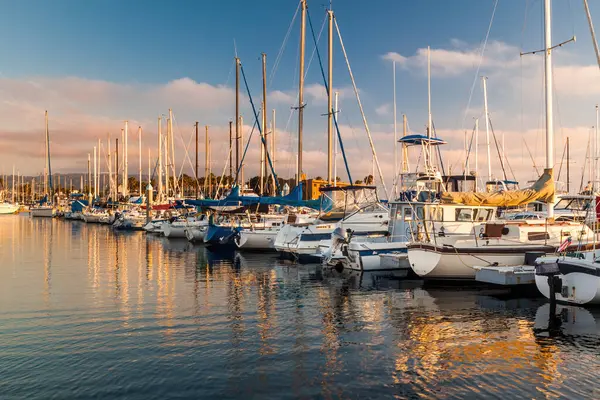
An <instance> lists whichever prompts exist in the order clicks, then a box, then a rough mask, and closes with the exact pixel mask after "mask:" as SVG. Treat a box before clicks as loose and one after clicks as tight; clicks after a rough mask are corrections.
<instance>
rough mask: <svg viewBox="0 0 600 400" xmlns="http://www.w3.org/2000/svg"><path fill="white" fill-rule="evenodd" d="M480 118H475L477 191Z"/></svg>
mask: <svg viewBox="0 0 600 400" xmlns="http://www.w3.org/2000/svg"><path fill="white" fill-rule="evenodd" d="M478 168H479V118H475V191H477V180H478V179H479V170H478Z"/></svg>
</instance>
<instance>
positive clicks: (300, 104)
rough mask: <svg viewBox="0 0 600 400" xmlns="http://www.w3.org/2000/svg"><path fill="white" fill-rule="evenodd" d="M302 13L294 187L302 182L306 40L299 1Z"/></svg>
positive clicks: (302, 0) (304, 24)
mask: <svg viewBox="0 0 600 400" xmlns="http://www.w3.org/2000/svg"><path fill="white" fill-rule="evenodd" d="M300 3H301V6H302V13H301V14H300V15H301V18H300V68H299V70H300V71H299V74H300V75H299V78H298V169H297V171H296V185H299V184H300V181H301V180H302V129H303V124H304V52H305V47H306V43H305V39H306V0H301V2H300Z"/></svg>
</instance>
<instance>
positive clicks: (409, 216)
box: [404, 207, 413, 221]
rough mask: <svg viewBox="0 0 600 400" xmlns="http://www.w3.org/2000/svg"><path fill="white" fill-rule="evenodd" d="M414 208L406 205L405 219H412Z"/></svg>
mask: <svg viewBox="0 0 600 400" xmlns="http://www.w3.org/2000/svg"><path fill="white" fill-rule="evenodd" d="M412 211H413V210H412V208H410V207H404V220H405V221H412V214H413V212H412Z"/></svg>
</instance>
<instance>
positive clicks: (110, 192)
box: [107, 133, 114, 199]
mask: <svg viewBox="0 0 600 400" xmlns="http://www.w3.org/2000/svg"><path fill="white" fill-rule="evenodd" d="M107 136H108V197H110V198H113V199H114V197H113V193H114V191H113V174H112V158H111V156H112V155H111V151H110V133H108V134H107Z"/></svg>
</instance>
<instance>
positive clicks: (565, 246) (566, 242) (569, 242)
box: [557, 236, 572, 253]
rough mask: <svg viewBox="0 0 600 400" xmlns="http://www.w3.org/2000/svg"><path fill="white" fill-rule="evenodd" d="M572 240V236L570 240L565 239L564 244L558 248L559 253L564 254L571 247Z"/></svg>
mask: <svg viewBox="0 0 600 400" xmlns="http://www.w3.org/2000/svg"><path fill="white" fill-rule="evenodd" d="M571 242H572V239H571V236H569V237H568V238H566V239H565V241H564V242H562V244H561V245H560V246H559V247H558V250H557V253H562V252H563V251H565V250H566V249H567V247H569V245H570V244H571Z"/></svg>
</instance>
